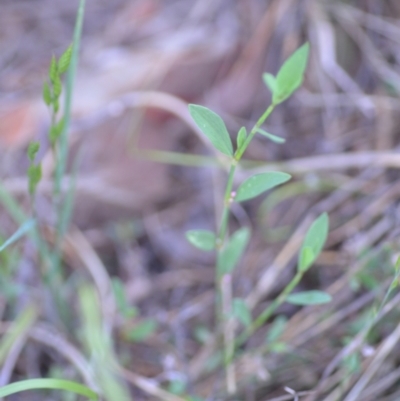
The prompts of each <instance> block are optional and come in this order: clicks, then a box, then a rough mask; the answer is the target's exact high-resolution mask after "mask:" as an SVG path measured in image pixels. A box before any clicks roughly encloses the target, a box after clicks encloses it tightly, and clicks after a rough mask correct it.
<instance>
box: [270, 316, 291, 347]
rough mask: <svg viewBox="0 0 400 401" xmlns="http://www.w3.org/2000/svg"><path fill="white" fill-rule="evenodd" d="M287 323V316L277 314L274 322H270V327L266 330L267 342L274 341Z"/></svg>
mask: <svg viewBox="0 0 400 401" xmlns="http://www.w3.org/2000/svg"><path fill="white" fill-rule="evenodd" d="M286 324H287V318H286V317H285V316H283V315H281V316H278V317H277V318H276V319H275V320H274V323H272V326H271V328H270V329H269V330H268V334H267V337H266V340H267V342H268V343H272V342H275V341H276V340H278V339H279V337H280V336H281V335H282V334H283V332H284V330H285V327H286Z"/></svg>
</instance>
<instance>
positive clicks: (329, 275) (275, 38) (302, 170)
mask: <svg viewBox="0 0 400 401" xmlns="http://www.w3.org/2000/svg"><path fill="white" fill-rule="evenodd" d="M77 7H78V2H77V1H75V0H73V1H68V2H66V1H63V0H0V177H1V182H2V185H3V186H4V188H5V189H6V190H7V191H8V193H10V194H11V195H12V196H13V197H15V199H17V200H18V202H19V203H20V205H21V206H22V207H27V205H28V199H27V183H26V169H27V166H28V160H27V158H26V149H27V146H28V143H29V142H30V141H32V140H39V141H40V142H41V143H42V148H41V151H40V155H39V156H40V158H41V159H42V160H43V176H44V178H43V181H42V182H41V184H40V185H39V188H38V196H37V213H38V217H39V219H40V221H41V222H42V224H43V225H44V226H46V225H49V226H51V224H52V222H53V221H54V216H52V213H51V212H49V210H51V209H50V207H49V205H50V201H49V197H50V194H51V177H52V171H53V168H54V161H53V159H52V155H51V152H50V151H49V145H48V141H47V139H46V138H47V132H48V129H49V126H50V116H49V113H48V110H47V109H46V107H45V106H44V104H43V101H42V97H41V93H42V85H43V81H44V80H45V78H46V74H47V70H48V65H49V61H50V59H51V56H52V55H53V54H55V55H57V56H59V55H60V54H61V53H62V52H63V51H64V50H65V48H66V47H67V46H68V45H69V44H70V42H71V38H72V34H73V28H74V22H75V18H76V11H77ZM399 19H400V2H399V1H398V0H385V1H383V0H348V1H339V0H329V1H328V0H326V1H323V0H212V1H211V0H130V1H128V0H113V1H103V0H95V1H88V3H87V6H86V11H85V20H84V27H83V36H82V43H81V52H80V60H79V66H78V73H77V78H76V84H75V88H74V97H73V111H72V123H71V129H70V135H69V150H70V158H69V170H68V175H67V176H66V177H65V179H64V180H65V183H66V184H67V183H68V180H69V179H70V178H71V176H72V174H75V173H74V172H73V170H74V169H75V168H76V170H77V175H76V193H75V196H76V197H75V203H74V210H73V214H72V225H71V227H72V228H71V233H70V234H69V237H68V238H67V241H66V242H67V243H68V244H67V245H68V246H67V245H66V246H67V249H66V250H65V255H64V262H65V266H66V269H67V271H68V272H69V273H68V274H69V277H75V275H76V272H77V271H79V270H82V269H83V270H85V269H90V265H91V264H93V263H94V264H96V263H100V264H101V266H103V267H104V268H105V269H106V271H107V272H108V274H109V276H111V277H117V278H118V279H119V280H121V282H122V283H123V286H124V291H125V294H126V297H127V300H128V302H129V304H130V305H135V306H136V307H137V308H138V309H139V310H140V316H141V317H142V318H143V319H146V318H152V319H154V321H155V322H156V323H157V325H158V326H157V327H158V328H157V329H155V331H154V332H152V333H151V335H150V336H149V337H146V338H145V339H144V341H143V342H140V343H137V342H135V341H132V342H129V341H128V340H127V339H126V338H123V336H122V337H121V336H117V337H116V343H117V345H118V347H119V349H120V350H123V351H126V353H125V355H124V356H125V357H127V356H129V358H127V359H128V361H127V362H126V365H127V366H128V367H130V368H131V369H132V370H133V371H135V372H136V374H138V375H142V376H143V377H146V378H152V379H154V380H155V381H156V382H157V383H158V384H159V385H160V386H163V385H167V384H168V383H170V384H171V383H172V382H176V381H178V382H179V380H183V381H184V382H185V383H186V382H187V383H189V384H190V386H189V387H190V389H191V391H192V393H193V394H198V395H199V396H201V397H204V398H207V397H208V398H210V399H212V398H213V392H214V390H213V389H216V388H218V384H217V383H218V382H220V381H221V377H222V376H221V375H222V372H217V373H213V374H206V373H205V372H207V369H206V368H205V366H206V362H205V361H206V359H204V358H203V359H202V355H203V354H201V351H202V344H201V341H202V340H198V338H197V337H199V336H201V335H200V334H199V333H202V335H203V340H204V335H206V336H209V335H212V332H213V323H212V322H213V313H212V312H213V307H212V305H213V302H214V287H213V282H214V269H213V263H214V261H213V255H210V254H204V253H201V252H200V251H196V250H195V249H194V248H192V247H191V246H190V245H189V244H188V243H187V242H186V239H185V235H184V234H185V232H186V231H187V230H188V229H193V228H204V229H211V230H213V229H214V228H215V225H216V217H215V215H216V214H217V215H218V213H219V212H220V208H221V199H222V197H223V190H224V185H225V181H226V171H225V169H224V168H218V163H216V162H215V160H216V159H217V158H218V157H220V156H219V155H217V154H216V153H214V151H213V149H212V148H211V147H210V146H209V144H208V143H207V142H206V141H204V138H203V137H202V135H201V133H199V132H198V131H197V130H196V128H195V127H194V125H193V123H192V121H191V119H190V117H189V114H188V111H187V106H186V105H187V103H197V104H202V105H205V106H207V107H209V108H211V109H212V110H214V111H216V112H217V113H218V114H220V115H221V116H222V117H223V119H224V121H225V122H226V125H227V127H228V130H229V131H230V133H231V134H232V138H233V139H235V136H236V133H237V131H238V129H239V128H240V127H241V126H246V127H252V125H253V124H254V123H255V121H256V120H257V119H258V118H259V116H260V115H261V114H262V113H263V112H264V110H265V109H266V107H267V106H268V105H269V102H270V93H269V91H268V89H267V88H266V87H265V85H264V84H263V81H262V78H261V77H262V73H263V72H266V71H267V72H270V73H273V74H276V72H277V71H278V69H279V66H280V65H282V62H283V61H284V60H285V59H286V58H287V57H288V56H289V55H290V54H291V53H292V52H293V51H294V50H295V49H297V48H298V47H299V46H300V45H302V44H303V43H304V42H306V41H309V42H310V46H311V53H310V60H309V65H308V69H307V72H306V79H305V82H304V85H303V86H302V87H301V88H300V89H299V90H298V91H297V92H296V94H295V95H294V96H293V97H292V98H291V99H289V100H288V101H286V102H285V103H283V104H282V105H279V107H277V108H276V109H275V111H274V112H273V114H272V116H271V117H270V119H269V120H268V121H267V124H266V129H267V131H268V132H271V133H272V134H275V135H279V136H282V137H283V138H285V139H286V142H285V143H284V144H274V143H271V142H269V141H268V140H267V139H266V138H265V137H262V136H260V137H256V138H255V140H254V141H253V143H252V144H251V146H250V147H249V149H248V151H247V152H246V154H245V159H246V160H245V161H244V162H243V164H242V166H241V167H242V168H241V170H240V174H239V177H238V180H239V181H238V182H240V181H241V180H242V179H243V177H245V176H247V175H249V174H251V173H252V172H254V171H267V170H271V169H279V170H281V171H285V172H289V173H290V174H292V175H293V177H294V178H293V180H292V181H291V182H290V183H289V184H287V185H285V186H284V187H282V188H279V189H277V190H276V191H274V192H273V193H272V194H268V195H267V196H263V197H260V198H257V199H256V200H254V201H251V202H249V203H248V204H247V203H246V204H245V205H244V206H243V207H241V206H239V205H236V206H235V207H234V208H233V210H232V212H233V216H234V218H233V219H232V227H231V228H232V229H233V228H235V227H238V226H240V225H247V224H251V226H252V227H253V234H254V237H253V239H252V242H251V244H250V247H249V250H248V252H247V253H246V256H245V258H244V260H243V262H242V264H241V266H240V268H239V269H238V270H237V271H236V272H235V277H234V283H235V284H234V292H235V296H240V297H244V298H246V299H247V301H248V302H249V303H250V305H252V306H253V307H254V308H255V310H256V311H258V310H262V309H263V308H264V307H265V305H266V303H268V301H269V300H270V299H273V297H274V296H276V294H277V293H279V290H281V289H282V288H283V286H284V285H285V283H287V282H288V280H289V279H290V277H291V276H292V275H293V271H294V270H293V269H294V266H295V257H296V254H297V251H298V248H299V241H300V239H301V238H302V236H303V234H304V232H305V230H306V228H307V227H308V224H309V222H310V221H311V219H312V218H313V217H315V216H316V215H317V214H319V213H321V212H323V211H327V212H328V213H329V215H330V224H331V227H330V229H331V231H330V235H329V238H328V243H327V247H326V250H325V251H324V252H323V254H322V255H321V257H320V258H319V260H318V263H317V266H316V267H314V268H313V269H312V270H311V271H310V272H309V273H308V274H307V276H306V280H305V281H304V282H303V283H302V284H301V286H302V288H303V289H315V288H321V289H325V290H328V292H330V293H331V294H332V296H333V299H334V300H333V302H332V303H330V304H329V305H327V306H321V307H318V308H315V307H314V308H303V309H299V308H295V307H293V306H285V307H282V308H281V309H280V310H279V313H280V314H282V315H284V316H286V318H287V319H288V322H287V324H286V326H285V327H286V328H285V331H284V332H283V334H282V340H281V348H280V349H279V347H277V348H276V349H275V350H274V351H273V352H272V354H271V355H270V356H268V357H264V356H263V355H262V354H261V355H251V354H249V355H248V358H247V359H246V360H244V361H243V362H242V367H241V368H240V369H238V370H239V372H240V373H239V376H240V380H239V383H240V391H241V393H240V394H242V396H243V397H246V399H249V400H255V399H257V400H258V399H263V400H269V399H276V400H278V399H279V400H284V399H295V398H294V397H295V396H293V395H292V396H290V394H289V395H288V392H287V391H285V390H284V386H288V387H290V388H292V389H295V390H296V391H300V392H301V391H303V392H304V399H306V398H305V397H311V395H310V394H309V393H308V391H311V390H313V389H316V388H318V389H319V391H321V394H324V397H325V398H323V397H322V395H321V396H319V397H320V398H317V399H321V400H322V399H324V400H326V401H328V400H332V401H333V400H336V399H343V400H344V399H345V400H346V401H350V400H356V399H357V400H358V399H359V400H363V401H369V400H371V401H372V400H377V399H379V400H382V401H394V400H398V399H400V388H399V386H398V383H399V380H400V367H399V359H400V349H399V347H398V345H397V342H398V340H399V338H398V337H399V336H400V334H399V333H397V331H398V326H397V325H398V322H399V318H400V313H399V312H400V311H399V310H398V308H397V307H396V306H395V305H396V303H395V302H394V303H393V304H391V305H392V306H391V307H390V308H389V309H388V310H387V311H386V313H385V315H384V317H383V318H382V319H383V320H382V321H381V322H380V324H379V325H378V326H377V327H376V328H374V331H373V333H372V334H371V335H370V336H369V337H368V338H367V339H366V341H365V343H363V346H362V347H361V346H360V347H359V349H358V350H357V352H356V353H350V352H349V351H346V352H344V353H343V354H341V358H340V363H339V362H338V363H337V364H336V365H335V364H334V365H331V367H332V366H333V368H332V369H331V370H329V369H328V370H326V369H327V366H329V363H330V362H331V361H333V360H334V358H335V356H337V355H339V354H340V352H341V351H342V350H343V349H345V348H343V347H344V346H345V345H346V344H348V343H349V342H350V341H351V340H352V339H353V338H355V336H356V335H357V333H359V330H360V328H361V327H363V326H362V325H363V322H365V318H366V316H368V313H370V311H371V308H373V307H375V305H376V304H375V303H376V302H377V301H379V300H380V299H382V298H383V294H384V293H385V291H386V289H387V286H388V280H389V282H390V278H391V277H392V274H393V267H392V263H393V259H395V257H396V255H397V252H398V246H399V243H398V233H399V231H398V226H399V225H398V223H399V219H400V210H399V207H398V206H399V204H398V199H399V196H400V183H399V180H398V178H399V174H398V168H399V167H400V154H399V153H398V151H397V147H398V139H399V109H400V100H399V91H400V24H399V21H400V20H399ZM76 160H78V162H77V163H76V162H75V161H76ZM221 163H222V165H223V163H224V160H223V159H222V161H221ZM75 166H77V167H75ZM0 222H1V230H0V231H1V235H2V236H4V237H7V236H9V235H10V234H11V233H12V232H13V230H15V225H14V223H12V221H11V219H10V217H9V215H8V212H6V209H5V208H4V206H3V207H1V208H0ZM31 248H32V246H29V244H28V245H24V246H22V249H20V252H19V254H18V258H17V260H18V262H17V263H16V264H15V267H14V269H13V270H12V273H10V274H11V275H10V276H7V277H12V280H13V282H14V283H15V284H16V285H17V284H18V289H16V291H17V292H16V293H15V294H17V295H15V296H14V297H9V296H8V295H7V294H6V293H5V291H6V290H5V289H4V288H5V287H7V286H8V284H7V282H5V281H4V280H3V281H2V280H0V282H1V286H2V288H3V289H1V288H0V290H1V291H2V292H1V293H0V314H1V313H2V314H3V318H4V320H7V319H9V320H10V319H12V317H13V313H17V312H18V310H19V308H21V307H22V306H21V305H22V304H24V303H26V302H29V300H31V299H32V298H35V299H36V298H37V297H38V296H39V295H38V294H36V293H35V283H37V281H38V277H37V275H38V272H37V268H36V267H37V263H38V261H37V258H36V257H35V256H34V252H33V250H32V249H31ZM87 249H90V252H91V253H90V255H92V257H93V258H95V260H96V261H95V262H93V259H90V258H89V259H88V257H87V255H88V254H87V252H88V251H87ZM85 258H86V259H85ZM88 266H89V267H88ZM22 289H23V291H22ZM18 291H20V292H18ZM21 291H22V292H21ZM22 293H23V295H22ZM69 295H70V297H71V299H70V302H71V303H73V295H72V294H69ZM39 298H40V296H39ZM42 318H43V320H45V321H48V322H50V323H54V322H53V320H54V319H53V318H52V313H51V311H50V312H48V311H47V312H42ZM55 320H56V319H55ZM147 321H148V320H147ZM117 326H118V325H117ZM72 327H73V324H72V326H71V328H72ZM396 330H397V331H396ZM196 333H197V334H196ZM210 333H211V334H210ZM261 335H264V336H265V332H264V334H261ZM196 336H197V337H196ZM253 341H254V342H255V344H257V341H258V342H259V341H260V339H257V338H255V339H254V340H253ZM282 344H283V345H282ZM250 345H251V344H250ZM382 348H383V349H384V351H385V352H383V351H382V353H380V351H381V350H382ZM28 351H29V352H26V353H25V354H24V355H25V356H24V358H22V359H21V361H20V362H19V364H17V363H16V367H15V371H14V375H16V376H15V377H17V376H18V377H26V375H27V374H28V375H29V374H30V375H31V376H32V375H33V376H35V375H39V374H42V375H43V374H45V373H46V372H48V371H49V369H50V367H54V366H58V367H59V368H61V369H62V370H63V369H64V370H65V369H66V368H65V365H66V362H65V361H64V360H62V359H61V360H60V358H59V357H58V356H57V355H55V354H56V352H55V351H51V352H50V351H48V350H47V349H46V347H45V346H44V345H36V346H35V347H31V348H28ZM324 369H325V373H326V377H325V380H322V381H321V374H322V372H323V371H324ZM27 372H28V373H27ZM349 372H350V373H349ZM335 374H336V375H335ZM174 375H175V376H174ZM389 376H390V378H388V377H389ZM13 377H14V376H13ZM176 377H178V379H179V380H178V379H176ZM327 377H328V378H329V380H328V381H327V380H326V378H327ZM346 377H351V379H349V381H346V380H345V378H346ZM363 377H364V378H365V377H368V380H367V381H366V382H365V383H364V386H363V387H362V388H361V390H360V391H359V392H358V393H357V397H359V398H344V397H345V396H344V395H343V394H344V393H346V391H350V389H351V388H354V387H352V386H355V384H356V383H358V380H359V379H360V378H363ZM0 378H1V375H0ZM360 380H361V379H360ZM165 383H167V384H165ZM317 386H319V387H317ZM341 386H344V387H342V388H344V390H343V393H340V391H339V392H337V391H338V390H337V389H338V388H341ZM215 391H216V390H215ZM134 394H135V397H137V398H138V399H147V398H148V397H149V395H148V394H146V393H145V392H144V391H143V389H141V390H138V389H136V390H134ZM285 394H286V395H285ZM302 394H303V393H302ZM338 394H339V395H338ZM341 394H342V395H341ZM153 396H154V395H153ZM274 397H289V398H274ZM290 397H292V398H290ZM335 397H336V398H335ZM150 398H151V397H150ZM21 399H22V398H21ZM30 399H33V398H30ZM301 399H303V397H302V398H301Z"/></svg>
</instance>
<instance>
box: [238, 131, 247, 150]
mask: <svg viewBox="0 0 400 401" xmlns="http://www.w3.org/2000/svg"><path fill="white" fill-rule="evenodd" d="M246 138H247V131H246V128H245V127H242V128H240V130H239V132H238V134H237V138H236V145H237V148H238V149H240V148H241V147H242V146H243V144H244V142H245V141H246Z"/></svg>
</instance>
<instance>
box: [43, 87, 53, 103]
mask: <svg viewBox="0 0 400 401" xmlns="http://www.w3.org/2000/svg"><path fill="white" fill-rule="evenodd" d="M43 100H44V102H45V103H46V105H47V106H50V105H51V92H50V87H49V84H48V83H47V82H45V83H44V84H43Z"/></svg>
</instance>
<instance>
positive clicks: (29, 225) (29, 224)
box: [0, 219, 36, 252]
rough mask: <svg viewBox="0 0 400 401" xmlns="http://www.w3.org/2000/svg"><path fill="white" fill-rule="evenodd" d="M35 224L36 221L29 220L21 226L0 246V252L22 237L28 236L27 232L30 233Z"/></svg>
mask: <svg viewBox="0 0 400 401" xmlns="http://www.w3.org/2000/svg"><path fill="white" fill-rule="evenodd" d="M35 224H36V221H35V220H34V219H30V220H28V221H26V222H25V223H24V224H22V226H21V227H20V228H19V229H18V230H17V231H16V232H15V233H14V234H13V235H12V236H11V237H10V238H8V239H7V240H6V241H5V242H4V243H3V244H2V245H1V246H0V252H2V251H4V249H6V248H7V247H8V246H10V245H12V244H13V243H14V242H17V241H18V240H19V239H20V238H22V237H23V236H24V235H26V234H28V232H29V231H31V230H32V228H33V227H34V226H35Z"/></svg>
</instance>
